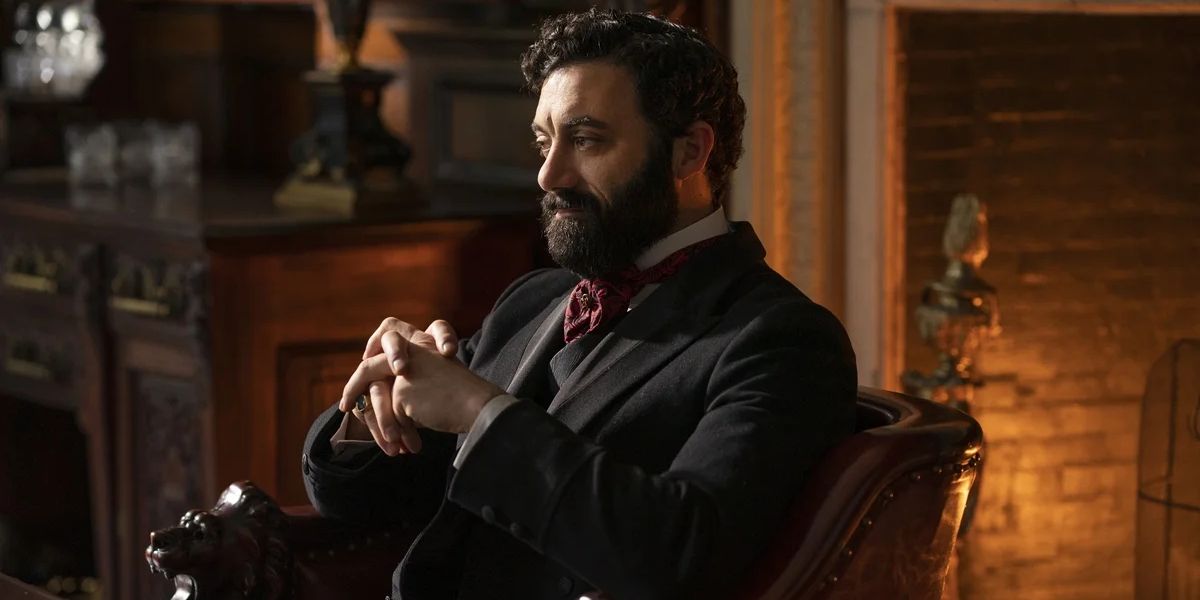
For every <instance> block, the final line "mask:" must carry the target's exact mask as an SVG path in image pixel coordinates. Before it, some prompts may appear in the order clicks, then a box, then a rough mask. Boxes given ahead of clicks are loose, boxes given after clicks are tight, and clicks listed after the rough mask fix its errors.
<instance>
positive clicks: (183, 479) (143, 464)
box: [131, 372, 209, 598]
mask: <svg viewBox="0 0 1200 600" xmlns="http://www.w3.org/2000/svg"><path fill="white" fill-rule="evenodd" d="M132 377H133V379H134V382H133V385H132V390H133V397H132V398H131V400H132V404H133V407H134V414H135V418H136V419H137V422H136V440H135V453H136V456H135V461H136V464H137V467H136V472H135V478H136V484H135V485H136V488H137V490H138V493H137V501H136V505H137V507H138V508H137V510H138V517H137V519H135V522H137V523H138V527H137V531H139V532H144V531H150V530H152V529H156V528H161V527H164V526H167V525H170V524H172V523H174V522H176V521H177V520H178V519H179V517H180V515H182V514H183V513H185V512H187V511H188V510H190V509H192V508H195V507H197V506H203V505H204V504H205V503H206V502H207V501H209V499H208V498H206V497H205V493H204V492H205V491H206V482H205V481H204V477H205V473H206V472H207V466H206V464H205V463H206V460H205V457H204V454H203V442H202V439H201V436H203V435H204V434H205V429H206V428H205V427H204V426H203V422H204V413H205V409H206V405H207V399H206V398H203V397H201V396H200V395H199V394H198V393H197V387H196V385H195V383H194V382H193V381H190V380H187V379H182V378H177V377H170V376H165V375H159V374H154V373H145V372H142V373H137V374H135V375H133V376H132ZM142 541H143V540H142V539H141V538H138V539H137V540H136V542H139V543H140V542H142ZM135 546H136V544H135ZM140 579H141V585H140V586H139V587H140V589H141V591H142V594H141V596H140V597H142V598H155V597H162V598H165V597H168V595H169V593H170V589H171V586H169V585H166V582H162V581H156V579H157V578H154V577H152V576H151V575H150V574H149V573H142V577H141V578H140Z"/></svg>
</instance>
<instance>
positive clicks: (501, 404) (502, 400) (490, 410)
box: [454, 394, 517, 469]
mask: <svg viewBox="0 0 1200 600" xmlns="http://www.w3.org/2000/svg"><path fill="white" fill-rule="evenodd" d="M516 403H517V399H516V398H515V397H513V396H511V395H509V394H501V395H499V396H496V397H495V398H492V399H491V400H488V402H487V404H484V405H483V410H481V411H479V416H477V417H475V422H474V423H472V424H471V429H470V431H468V432H467V437H466V438H465V439H463V443H462V446H460V447H459V448H458V454H456V455H454V468H455V469H458V468H461V467H462V464H463V461H465V460H466V459H467V455H468V454H470V453H471V448H474V447H475V444H476V443H477V442H478V441H479V438H481V437H483V434H484V432H485V431H487V429H488V427H491V426H492V422H493V421H495V420H496V417H498V416H500V413H501V412H504V409H506V408H508V407H510V406H512V405H514V404H516Z"/></svg>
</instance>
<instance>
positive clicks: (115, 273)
mask: <svg viewBox="0 0 1200 600" xmlns="http://www.w3.org/2000/svg"><path fill="white" fill-rule="evenodd" d="M105 274H106V280H107V289H106V294H107V304H108V308H109V310H110V311H111V312H113V313H114V314H121V315H133V316H137V317H146V318H150V319H157V320H169V321H184V320H186V319H187V318H188V315H189V312H194V311H195V310H197V309H198V308H199V306H200V305H201V304H203V298H202V297H201V295H202V293H203V291H202V290H203V285H204V284H203V281H204V278H205V275H206V269H205V267H204V262H203V261H200V260H188V259H181V258H174V259H169V258H160V257H146V256H139V255H137V254H133V253H130V252H126V251H123V250H119V249H118V250H114V251H112V252H111V253H110V256H109V258H108V261H107V264H106V269H105Z"/></svg>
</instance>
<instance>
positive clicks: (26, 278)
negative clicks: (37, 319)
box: [0, 230, 97, 297]
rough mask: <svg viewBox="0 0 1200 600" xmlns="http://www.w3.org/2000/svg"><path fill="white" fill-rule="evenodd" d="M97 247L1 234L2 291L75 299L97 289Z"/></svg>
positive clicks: (19, 234) (0, 284)
mask: <svg viewBox="0 0 1200 600" xmlns="http://www.w3.org/2000/svg"><path fill="white" fill-rule="evenodd" d="M96 255H97V252H96V246H95V244H89V243H78V242H70V241H65V240H60V239H55V238H53V237H49V236H40V235H37V234H29V233H22V232H16V231H12V230H0V290H2V291H3V293H4V294H5V295H34V296H46V297H72V296H81V295H87V293H88V292H89V291H91V289H92V288H94V286H95V285H96V284H95V282H96V279H97V277H96Z"/></svg>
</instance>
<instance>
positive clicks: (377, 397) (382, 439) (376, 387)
mask: <svg viewBox="0 0 1200 600" xmlns="http://www.w3.org/2000/svg"><path fill="white" fill-rule="evenodd" d="M388 391H389V390H388V386H387V384H386V383H384V382H382V381H376V382H373V383H372V384H371V386H370V389H369V390H368V396H369V397H370V402H371V408H370V410H368V411H366V412H363V413H358V415H357V416H358V417H359V418H360V419H361V420H362V422H363V423H365V424H366V426H367V429H368V430H369V431H370V432H371V437H372V438H373V439H374V440H375V443H376V444H377V445H378V446H379V448H380V449H381V450H383V452H384V454H387V455H388V456H395V455H397V454H399V453H401V452H403V451H404V448H403V446H402V445H401V444H399V443H397V442H393V441H391V440H389V439H388V438H387V436H386V435H385V434H384V432H383V427H382V426H381V425H380V422H381V421H382V420H383V417H382V414H381V413H380V406H381V405H382V406H384V407H386V409H387V413H388V414H389V415H390V414H391V412H392V409H391V402H390V394H389V393H388ZM388 421H390V422H391V423H392V426H393V427H395V420H394V419H391V418H389V419H388Z"/></svg>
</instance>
